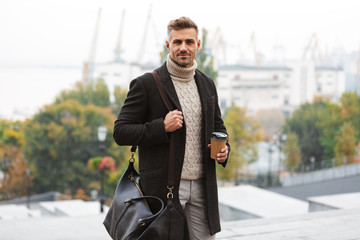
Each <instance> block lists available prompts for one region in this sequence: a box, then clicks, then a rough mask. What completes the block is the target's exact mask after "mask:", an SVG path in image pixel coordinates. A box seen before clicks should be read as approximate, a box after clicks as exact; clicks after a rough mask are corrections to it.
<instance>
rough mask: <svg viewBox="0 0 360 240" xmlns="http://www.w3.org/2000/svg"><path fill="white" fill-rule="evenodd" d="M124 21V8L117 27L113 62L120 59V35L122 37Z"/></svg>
mask: <svg viewBox="0 0 360 240" xmlns="http://www.w3.org/2000/svg"><path fill="white" fill-rule="evenodd" d="M124 21H125V9H124V10H123V11H122V14H121V22H120V28H119V34H118V37H117V42H116V46H115V50H114V62H120V61H121V48H122V37H123V30H124Z"/></svg>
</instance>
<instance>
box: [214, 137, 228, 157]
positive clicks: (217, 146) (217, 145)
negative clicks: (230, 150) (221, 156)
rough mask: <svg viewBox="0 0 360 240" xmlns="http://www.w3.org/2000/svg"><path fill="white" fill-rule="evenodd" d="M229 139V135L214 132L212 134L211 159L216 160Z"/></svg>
mask: <svg viewBox="0 0 360 240" xmlns="http://www.w3.org/2000/svg"><path fill="white" fill-rule="evenodd" d="M227 139H228V136H227V134H225V133H222V132H213V133H212V134H211V158H212V159H214V160H215V159H216V154H218V153H219V152H221V149H223V148H224V147H225V145H226V140H227Z"/></svg>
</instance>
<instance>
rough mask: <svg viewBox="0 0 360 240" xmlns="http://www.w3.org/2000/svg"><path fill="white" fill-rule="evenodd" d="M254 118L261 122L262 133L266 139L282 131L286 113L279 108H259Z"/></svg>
mask: <svg viewBox="0 0 360 240" xmlns="http://www.w3.org/2000/svg"><path fill="white" fill-rule="evenodd" d="M253 118H254V119H255V120H256V121H258V122H259V123H260V126H261V132H262V135H263V136H264V138H266V139H271V137H272V136H273V135H274V134H278V133H279V132H281V130H282V129H281V128H282V127H283V126H284V123H285V117H284V114H283V113H282V112H281V111H280V110H278V109H263V110H259V111H257V112H256V113H255V114H254V116H253Z"/></svg>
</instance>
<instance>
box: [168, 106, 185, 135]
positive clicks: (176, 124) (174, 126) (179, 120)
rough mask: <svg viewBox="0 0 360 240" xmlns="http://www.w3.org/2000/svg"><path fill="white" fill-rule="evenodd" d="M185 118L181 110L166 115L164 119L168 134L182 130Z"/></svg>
mask: <svg viewBox="0 0 360 240" xmlns="http://www.w3.org/2000/svg"><path fill="white" fill-rule="evenodd" d="M182 124H183V116H182V112H180V111H179V110H177V109H176V110H174V111H170V112H169V113H168V114H166V116H165V119H164V126H165V131H166V132H174V131H175V130H178V129H179V128H182Z"/></svg>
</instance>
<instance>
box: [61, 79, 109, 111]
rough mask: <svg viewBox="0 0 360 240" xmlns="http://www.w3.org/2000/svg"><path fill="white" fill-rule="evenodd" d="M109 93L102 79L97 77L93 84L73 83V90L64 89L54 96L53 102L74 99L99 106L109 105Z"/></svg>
mask: <svg viewBox="0 0 360 240" xmlns="http://www.w3.org/2000/svg"><path fill="white" fill-rule="evenodd" d="M109 96H110V93H109V89H108V87H107V85H106V84H105V81H104V79H101V78H99V79H97V81H96V82H95V84H94V85H87V86H85V87H84V86H83V85H82V84H81V83H79V82H78V83H77V84H76V85H75V89H73V90H68V91H66V90H64V91H62V92H61V93H60V95H59V96H58V97H57V98H56V100H55V103H56V104H58V103H61V102H65V101H67V100H71V99H73V100H76V101H78V102H79V103H81V104H82V105H87V104H94V105H95V106H99V107H108V106H110V97H109Z"/></svg>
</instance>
